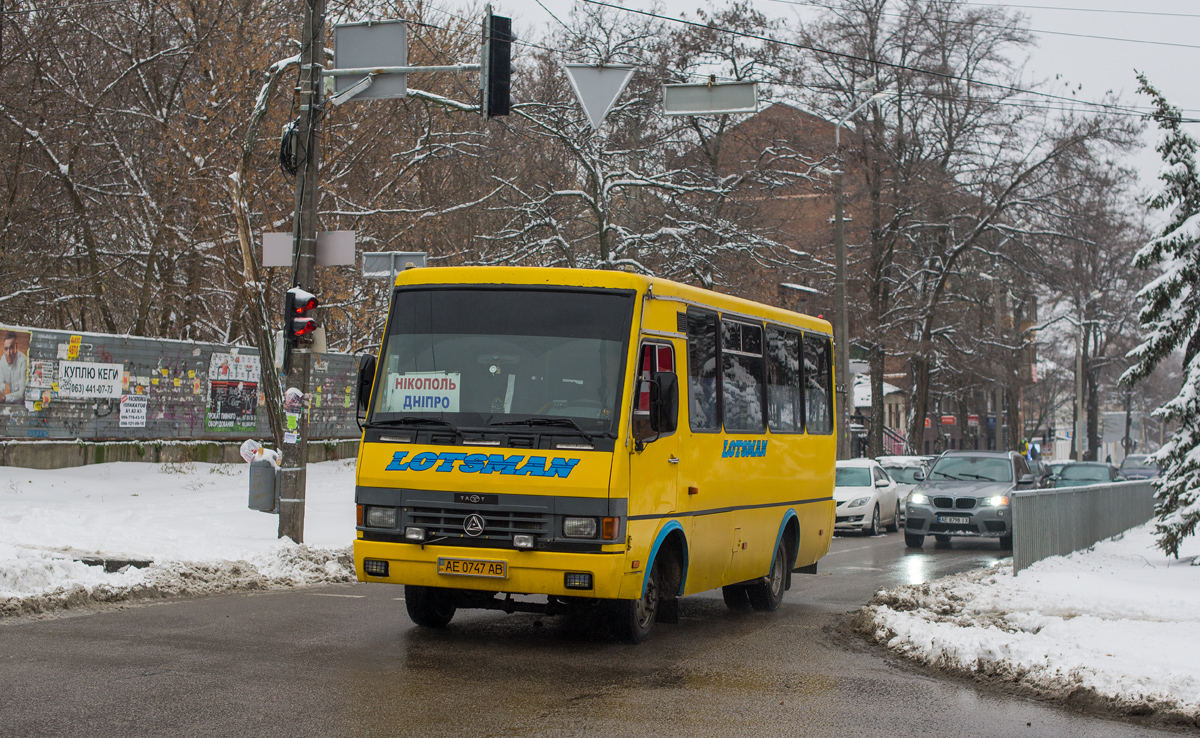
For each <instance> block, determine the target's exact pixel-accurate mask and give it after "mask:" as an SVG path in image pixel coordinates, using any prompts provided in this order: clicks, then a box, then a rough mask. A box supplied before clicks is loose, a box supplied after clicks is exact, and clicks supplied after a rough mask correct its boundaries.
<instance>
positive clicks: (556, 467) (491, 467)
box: [386, 451, 580, 479]
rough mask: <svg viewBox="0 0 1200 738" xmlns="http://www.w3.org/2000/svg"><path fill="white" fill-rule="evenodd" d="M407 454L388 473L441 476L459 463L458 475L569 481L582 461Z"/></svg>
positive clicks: (395, 458)
mask: <svg viewBox="0 0 1200 738" xmlns="http://www.w3.org/2000/svg"><path fill="white" fill-rule="evenodd" d="M408 454H409V452H408V451H397V452H396V453H395V454H393V455H392V460H391V463H389V464H388V465H387V469H386V471H429V470H430V469H433V470H434V471H439V472H449V471H455V466H454V465H455V464H456V463H457V464H458V467H457V471H460V472H462V473H463V474H492V473H495V472H499V473H500V474H503V475H505V476H518V477H554V478H562V479H566V478H567V477H569V476H571V472H572V471H574V469H575V467H576V465H578V464H579V461H580V460H579V459H568V458H563V457H561V456H554V457H551V458H550V459H549V463H548V464H547V458H546V457H545V456H530V457H528V458H526V457H525V455H524V454H513V455H511V456H505V455H504V454H464V453H454V452H448V451H445V452H442V453H437V452H434V451H424V452H421V453H419V454H417V455H415V456H413V457H412V458H411V459H410V458H408Z"/></svg>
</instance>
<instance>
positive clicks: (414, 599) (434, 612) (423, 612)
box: [404, 584, 458, 628]
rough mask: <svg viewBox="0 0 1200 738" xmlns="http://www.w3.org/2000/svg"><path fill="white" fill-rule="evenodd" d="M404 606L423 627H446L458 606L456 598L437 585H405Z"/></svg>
mask: <svg viewBox="0 0 1200 738" xmlns="http://www.w3.org/2000/svg"><path fill="white" fill-rule="evenodd" d="M404 608H405V609H406V610H408V617H409V618H411V619H412V621H413V622H414V623H416V624H417V625H420V626H421V627H423V628H445V627H446V626H447V625H449V624H450V620H451V619H452V618H453V617H454V612H455V610H457V609H458V608H457V607H456V606H455V604H454V599H453V598H452V597H450V595H449V594H447V593H446V592H443V591H441V590H440V589H438V588H437V587H418V586H416V585H412V584H406V585H404Z"/></svg>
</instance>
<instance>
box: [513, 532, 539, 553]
mask: <svg viewBox="0 0 1200 738" xmlns="http://www.w3.org/2000/svg"><path fill="white" fill-rule="evenodd" d="M536 543H537V539H536V538H534V537H533V536H531V535H528V534H525V533H518V534H517V535H515V536H513V548H525V549H529V548H533V546H534V544H536Z"/></svg>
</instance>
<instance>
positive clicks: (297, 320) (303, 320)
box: [283, 287, 318, 371]
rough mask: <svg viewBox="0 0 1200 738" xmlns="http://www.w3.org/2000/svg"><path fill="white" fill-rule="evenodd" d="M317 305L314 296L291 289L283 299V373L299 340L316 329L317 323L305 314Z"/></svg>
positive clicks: (305, 291)
mask: <svg viewBox="0 0 1200 738" xmlns="http://www.w3.org/2000/svg"><path fill="white" fill-rule="evenodd" d="M317 305H318V302H317V297H316V295H314V294H312V293H311V292H309V291H307V290H304V289H301V288H300V287H293V288H291V289H290V290H288V291H287V293H286V294H285V295H284V297H283V313H284V317H283V344H284V346H283V367H284V371H287V368H288V367H289V366H290V363H289V359H290V358H291V354H292V350H293V349H295V348H296V346H297V344H298V343H299V339H300V338H301V337H302V336H307V335H309V334H310V333H312V332H313V331H315V330H316V329H317V321H316V320H315V319H313V318H310V317H307V316H306V315H305V313H307V312H308V311H309V310H312V309H313V308H315V307H316V306H317Z"/></svg>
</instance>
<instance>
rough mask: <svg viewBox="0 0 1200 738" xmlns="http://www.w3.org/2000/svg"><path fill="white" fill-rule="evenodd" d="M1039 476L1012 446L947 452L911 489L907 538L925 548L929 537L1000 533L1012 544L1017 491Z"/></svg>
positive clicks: (946, 540)
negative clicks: (1010, 447)
mask: <svg viewBox="0 0 1200 738" xmlns="http://www.w3.org/2000/svg"><path fill="white" fill-rule="evenodd" d="M1036 487H1037V480H1036V479H1035V478H1034V476H1033V474H1032V473H1030V470H1029V465H1028V464H1027V463H1026V461H1025V459H1024V457H1022V456H1021V455H1020V454H1018V453H1015V452H1013V451H947V452H946V453H944V454H942V455H941V456H940V457H939V458H938V460H937V462H936V463H934V465H933V468H932V469H930V470H929V474H928V476H927V477H926V478H925V479H924V480H923V481H922V482H921V483H920V484H918V485H917V487H916V488H915V489H914V490H913V491H912V492H910V493H909V495H908V500H907V502H906V504H905V506H904V509H905V513H906V518H907V519H906V520H905V524H904V543H905V544H906V545H907V546H909V547H910V548H920V547H921V546H922V545H923V544H924V542H925V536H927V535H932V536H934V537H935V538H936V539H937V541H938V543H940V544H947V543H949V542H950V539H951V537H953V536H970V537H973V538H999V539H1000V548H1002V549H1005V550H1009V549H1011V548H1012V536H1013V530H1012V508H1011V502H1012V493H1013V492H1015V491H1017V490H1026V489H1034V488H1036Z"/></svg>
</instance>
